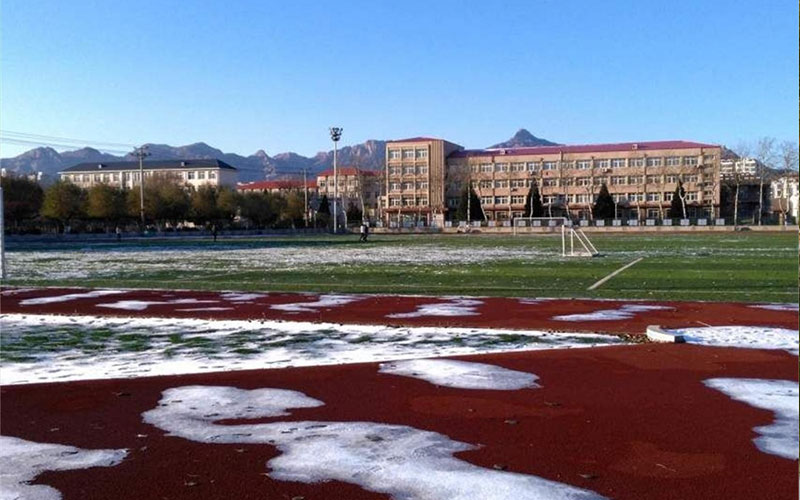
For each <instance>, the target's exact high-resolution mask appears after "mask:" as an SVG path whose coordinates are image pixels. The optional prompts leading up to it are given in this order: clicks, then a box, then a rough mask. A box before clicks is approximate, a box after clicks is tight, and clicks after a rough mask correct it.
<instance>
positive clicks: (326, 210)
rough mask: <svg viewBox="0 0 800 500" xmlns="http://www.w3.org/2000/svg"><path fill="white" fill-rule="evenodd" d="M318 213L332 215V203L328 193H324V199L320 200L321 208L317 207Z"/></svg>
mask: <svg viewBox="0 0 800 500" xmlns="http://www.w3.org/2000/svg"><path fill="white" fill-rule="evenodd" d="M317 214H319V215H330V214H331V205H330V203H329V202H328V195H327V194H324V195H322V200H320V202H319V208H318V209H317Z"/></svg>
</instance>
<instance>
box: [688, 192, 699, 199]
mask: <svg viewBox="0 0 800 500" xmlns="http://www.w3.org/2000/svg"><path fill="white" fill-rule="evenodd" d="M686 201H697V193H695V192H694V191H692V192H691V193H686Z"/></svg>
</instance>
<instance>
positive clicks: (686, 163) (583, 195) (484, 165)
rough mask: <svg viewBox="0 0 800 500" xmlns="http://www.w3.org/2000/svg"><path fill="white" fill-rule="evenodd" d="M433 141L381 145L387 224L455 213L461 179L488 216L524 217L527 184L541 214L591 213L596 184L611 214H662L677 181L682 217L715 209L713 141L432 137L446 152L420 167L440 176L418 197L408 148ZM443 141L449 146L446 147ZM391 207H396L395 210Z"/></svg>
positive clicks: (715, 155)
mask: <svg viewBox="0 0 800 500" xmlns="http://www.w3.org/2000/svg"><path fill="white" fill-rule="evenodd" d="M425 141H427V142H425ZM434 141H437V140H434V139H424V141H417V142H414V140H406V141H392V142H389V143H388V144H387V161H386V169H387V195H388V196H387V200H386V204H385V206H384V208H385V218H386V219H387V221H388V222H390V223H391V222H397V221H403V222H406V221H408V220H409V219H412V220H414V221H416V222H425V223H428V224H430V223H432V222H436V219H435V218H433V217H432V215H434V214H436V213H437V209H438V210H440V211H441V213H450V214H452V213H453V212H454V211H455V208H456V207H457V206H458V203H459V198H460V193H461V192H462V190H463V188H464V186H466V185H467V183H470V184H471V185H472V187H473V189H474V190H475V192H476V194H477V195H478V196H479V197H480V200H481V208H482V210H483V212H484V216H485V218H486V219H487V220H490V221H491V220H494V221H508V220H510V219H512V218H514V217H523V216H525V215H526V214H525V213H524V207H525V196H526V195H527V194H528V191H529V190H530V187H531V185H532V183H534V182H535V183H537V185H538V187H539V191H540V193H541V196H542V202H543V204H544V205H545V209H546V215H548V216H553V217H556V216H564V215H567V214H569V216H571V217H575V218H587V219H589V218H592V212H591V210H592V206H593V204H594V201H595V199H596V197H597V194H598V192H599V190H600V186H601V185H602V184H606V186H607V187H608V190H609V192H610V193H611V195H612V197H614V199H615V201H616V202H617V207H618V217H620V218H643V217H648V218H658V217H665V216H666V212H667V210H668V209H669V207H670V204H671V201H672V196H673V194H674V192H675V190H676V188H677V186H678V183H679V182H680V183H682V184H683V188H684V190H685V192H686V197H685V201H686V203H687V208H688V209H687V212H688V213H687V215H688V216H690V217H694V216H701V215H708V216H716V215H718V214H719V204H720V154H721V148H720V146H717V145H713V144H702V143H696V142H687V141H660V142H639V143H620V144H595V145H581V146H540V147H526V148H512V149H480V150H463V149H461V148H460V147H459V146H457V145H455V144H452V143H447V142H446V141H441V140H438V143H439V144H440V146H439V148H440V149H439V150H441V151H447V152H446V153H444V154H443V155H442V157H441V163H440V164H441V165H442V167H443V168H442V170H441V171H439V170H437V171H434V170H433V167H432V166H431V165H432V163H431V164H430V165H428V170H427V171H425V170H423V171H424V172H426V173H427V175H428V179H433V178H437V177H439V176H440V175H442V174H443V176H444V178H443V180H442V182H441V183H440V184H437V185H436V186H433V185H432V182H431V181H430V180H429V183H428V185H427V186H425V187H427V188H428V193H427V196H425V194H426V193H425V192H424V190H423V191H422V192H420V191H421V190H420V189H419V188H420V186H419V185H418V184H417V182H424V180H425V178H424V175H421V174H418V173H417V172H418V171H417V170H414V175H413V176H412V167H413V168H415V169H416V168H418V165H417V164H416V162H415V161H413V162H412V160H416V150H415V149H414V148H416V147H417V146H419V145H422V146H424V145H432V144H435V142H434ZM445 145H449V146H450V148H449V151H448V148H447V147H446V146H445ZM411 151H414V153H413V155H414V156H413V158H412V153H411ZM437 160H439V158H437ZM404 161H406V162H407V163H404ZM425 166H426V165H425V164H424V163H420V165H419V167H422V168H423V169H424V167H425ZM412 182H413V183H414V184H411V183H412ZM398 199H399V200H400V201H399V202H398V201H397V200H398ZM434 200H436V202H437V203H436V204H434V203H433V201H434ZM398 206H399V208H400V210H396V209H397V208H398Z"/></svg>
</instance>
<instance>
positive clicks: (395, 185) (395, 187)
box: [320, 182, 400, 191]
mask: <svg viewBox="0 0 800 500" xmlns="http://www.w3.org/2000/svg"><path fill="white" fill-rule="evenodd" d="M320 187H325V184H320ZM389 191H400V183H399V182H392V183H391V184H389Z"/></svg>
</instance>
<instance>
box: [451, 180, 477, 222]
mask: <svg viewBox="0 0 800 500" xmlns="http://www.w3.org/2000/svg"><path fill="white" fill-rule="evenodd" d="M467 197H469V203H468V202H467V199H468V198H467ZM467 205H469V211H470V217H469V220H471V221H473V220H483V210H481V199H480V198H478V195H477V194H476V193H475V190H474V189H471V188H469V187H465V188H464V189H463V190H462V191H461V198H460V199H459V200H458V208H457V209H456V219H458V220H462V221H466V220H467Z"/></svg>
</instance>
